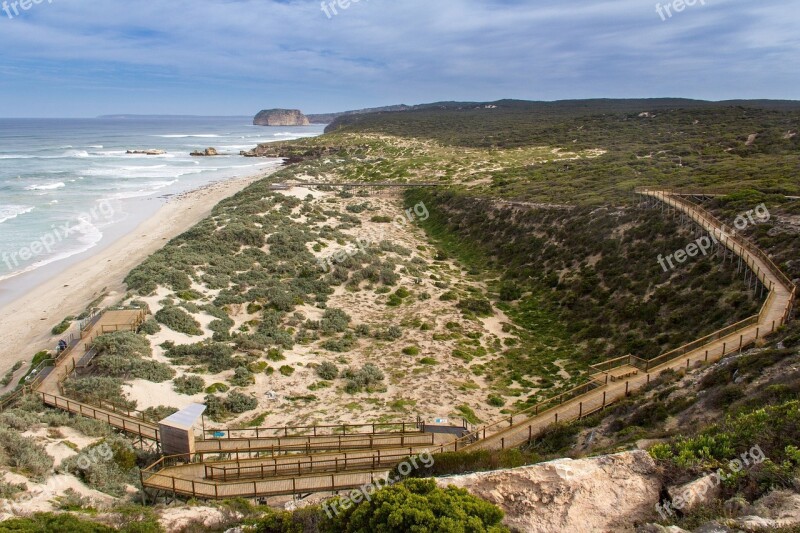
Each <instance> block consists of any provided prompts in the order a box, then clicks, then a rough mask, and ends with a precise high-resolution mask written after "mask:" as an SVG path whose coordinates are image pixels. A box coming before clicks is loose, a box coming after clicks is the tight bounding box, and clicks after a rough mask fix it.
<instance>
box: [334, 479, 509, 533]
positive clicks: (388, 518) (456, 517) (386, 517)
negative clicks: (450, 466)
mask: <svg viewBox="0 0 800 533" xmlns="http://www.w3.org/2000/svg"><path fill="white" fill-rule="evenodd" d="M328 505H329V506H330V508H331V509H333V510H334V512H333V513H332V514H334V515H335V516H334V518H332V519H330V520H329V521H328V522H327V527H328V528H329V529H330V530H332V531H382V532H386V533H392V532H397V533H406V532H408V531H431V532H433V531H454V532H455V531H488V532H492V533H501V532H507V531H508V529H507V528H505V527H504V526H503V525H502V520H503V511H501V510H500V508H498V507H496V506H494V505H492V504H491V503H489V502H487V501H485V500H481V499H480V498H478V497H476V496H472V495H471V494H469V493H468V492H467V491H466V490H465V489H458V488H455V487H453V486H450V487H448V488H446V489H441V488H439V487H437V486H436V482H435V481H433V480H431V479H407V480H406V481H403V482H402V483H397V484H395V485H392V486H389V487H386V488H384V489H382V490H380V491H378V492H377V493H375V494H374V495H373V496H372V498H371V499H368V500H367V501H364V502H362V503H360V504H358V505H355V506H349V507H348V508H347V509H340V505H341V503H340V502H339V501H336V500H334V501H333V502H330V503H329V504H328ZM337 512H340V514H338V513H337Z"/></svg>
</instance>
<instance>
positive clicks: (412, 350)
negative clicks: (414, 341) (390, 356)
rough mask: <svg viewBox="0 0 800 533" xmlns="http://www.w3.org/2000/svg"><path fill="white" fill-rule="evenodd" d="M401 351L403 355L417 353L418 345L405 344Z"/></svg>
mask: <svg viewBox="0 0 800 533" xmlns="http://www.w3.org/2000/svg"><path fill="white" fill-rule="evenodd" d="M403 353H404V354H405V355H419V347H418V346H407V347H405V348H403Z"/></svg>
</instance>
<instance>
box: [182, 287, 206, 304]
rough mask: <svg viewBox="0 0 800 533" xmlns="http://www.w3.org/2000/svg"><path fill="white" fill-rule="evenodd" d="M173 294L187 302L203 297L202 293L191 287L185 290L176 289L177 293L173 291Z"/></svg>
mask: <svg viewBox="0 0 800 533" xmlns="http://www.w3.org/2000/svg"><path fill="white" fill-rule="evenodd" d="M175 295H176V296H177V297H178V298H180V299H181V300H185V301H187V302H193V301H195V300H199V299H200V298H202V297H203V295H202V294H200V293H199V292H197V291H195V290H192V289H189V290H185V291H178V292H177V293H175Z"/></svg>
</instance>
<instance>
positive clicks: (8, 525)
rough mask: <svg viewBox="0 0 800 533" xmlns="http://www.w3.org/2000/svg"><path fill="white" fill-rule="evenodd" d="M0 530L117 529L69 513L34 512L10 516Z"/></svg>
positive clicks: (80, 532)
mask: <svg viewBox="0 0 800 533" xmlns="http://www.w3.org/2000/svg"><path fill="white" fill-rule="evenodd" d="M0 531H19V532H23V533H64V532H65V531H69V533H114V532H116V531H118V530H116V529H114V528H112V527H108V526H105V525H103V524H98V523H96V522H92V521H90V520H85V519H83V518H79V517H77V516H74V515H71V514H54V513H34V514H33V515H32V516H29V517H25V518H11V519H9V520H6V521H4V522H3V523H2V524H0Z"/></svg>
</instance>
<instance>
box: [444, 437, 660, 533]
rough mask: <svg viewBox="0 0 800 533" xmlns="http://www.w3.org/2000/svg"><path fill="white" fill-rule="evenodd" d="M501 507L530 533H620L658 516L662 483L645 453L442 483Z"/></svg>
mask: <svg viewBox="0 0 800 533" xmlns="http://www.w3.org/2000/svg"><path fill="white" fill-rule="evenodd" d="M437 483H439V484H440V485H441V486H447V485H455V486H457V487H460V488H465V489H467V490H468V491H469V492H471V493H472V494H474V495H476V496H479V497H481V498H484V499H486V500H489V501H490V502H492V503H494V504H496V505H498V506H500V507H501V508H502V509H503V511H505V513H506V518H505V523H506V525H507V526H509V527H510V528H512V529H518V530H520V531H526V532H532V533H536V532H541V533H550V532H552V531H574V532H581V531H587V532H588V531H619V530H622V529H626V528H630V526H631V524H634V523H637V522H638V523H642V522H644V521H646V520H647V519H649V518H651V517H652V516H653V514H654V513H655V505H656V504H657V503H658V499H659V493H660V491H661V484H662V480H661V478H660V477H659V474H658V469H657V468H656V464H655V462H654V461H653V459H652V458H651V457H650V455H649V454H648V453H647V452H644V451H633V452H626V453H620V454H615V455H606V456H602V457H594V458H591V459H580V460H571V459H560V460H558V461H552V462H549V463H542V464H538V465H533V466H526V467H522V468H514V469H510V470H501V471H496V472H479V473H475V474H468V475H464V476H454V477H449V478H444V479H439V480H437Z"/></svg>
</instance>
